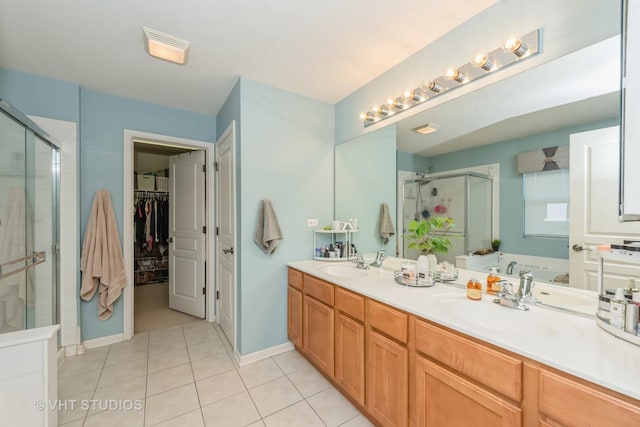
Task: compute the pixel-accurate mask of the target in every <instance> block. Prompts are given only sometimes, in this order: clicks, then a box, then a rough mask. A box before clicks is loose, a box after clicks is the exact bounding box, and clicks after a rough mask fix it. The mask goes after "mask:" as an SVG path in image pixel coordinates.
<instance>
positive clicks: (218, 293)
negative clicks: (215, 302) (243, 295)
mask: <svg viewBox="0 0 640 427" xmlns="http://www.w3.org/2000/svg"><path fill="white" fill-rule="evenodd" d="M216 299H220V291H216Z"/></svg>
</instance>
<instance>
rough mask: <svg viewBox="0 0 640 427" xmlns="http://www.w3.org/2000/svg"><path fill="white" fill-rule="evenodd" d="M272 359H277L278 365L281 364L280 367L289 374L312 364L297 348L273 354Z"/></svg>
mask: <svg viewBox="0 0 640 427" xmlns="http://www.w3.org/2000/svg"><path fill="white" fill-rule="evenodd" d="M272 359H273V360H275V362H276V363H277V364H278V366H280V369H282V370H283V371H284V373H285V374H287V375H289V374H291V373H293V372H296V371H299V370H300V369H304V368H308V367H310V366H311V364H310V363H309V362H307V360H306V359H305V358H304V357H302V356H301V355H300V353H298V352H297V351H296V350H291V351H287V352H286V353H282V354H279V355H277V356H273V358H272Z"/></svg>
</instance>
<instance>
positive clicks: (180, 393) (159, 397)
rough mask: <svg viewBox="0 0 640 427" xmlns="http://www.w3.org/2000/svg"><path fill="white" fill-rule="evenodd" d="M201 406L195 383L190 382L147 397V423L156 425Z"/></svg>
mask: <svg viewBox="0 0 640 427" xmlns="http://www.w3.org/2000/svg"><path fill="white" fill-rule="evenodd" d="M199 407H200V403H199V402H198V393H196V387H195V385H194V384H188V385H185V386H182V387H178V388H174V389H173V390H169V391H165V392H164V393H160V394H156V395H155V396H151V397H149V398H147V404H146V408H145V420H144V422H145V425H154V424H158V423H160V422H162V421H167V420H170V419H172V418H175V417H177V416H178V415H182V414H186V413H188V412H191V411H194V410H196V409H198V408H199Z"/></svg>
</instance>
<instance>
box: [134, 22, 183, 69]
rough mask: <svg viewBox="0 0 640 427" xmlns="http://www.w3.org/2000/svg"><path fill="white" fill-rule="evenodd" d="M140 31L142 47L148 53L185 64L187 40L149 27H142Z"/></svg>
mask: <svg viewBox="0 0 640 427" xmlns="http://www.w3.org/2000/svg"><path fill="white" fill-rule="evenodd" d="M142 31H143V33H144V47H145V50H146V51H147V53H148V54H149V55H151V56H153V57H156V58H160V59H164V60H165V61H169V62H173V63H175V64H180V65H184V64H186V62H187V56H188V54H189V46H190V45H191V43H190V42H189V41H187V40H183V39H180V38H178V37H175V36H172V35H170V34H166V33H163V32H161V31H158V30H154V29H152V28H149V27H142Z"/></svg>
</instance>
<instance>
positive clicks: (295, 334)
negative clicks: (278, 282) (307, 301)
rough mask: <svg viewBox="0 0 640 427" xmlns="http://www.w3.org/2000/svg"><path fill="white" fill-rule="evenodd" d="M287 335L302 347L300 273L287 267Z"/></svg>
mask: <svg viewBox="0 0 640 427" xmlns="http://www.w3.org/2000/svg"><path fill="white" fill-rule="evenodd" d="M287 336H288V337H289V340H291V342H292V343H293V344H294V345H295V346H296V347H298V348H302V273H301V272H300V271H298V270H294V269H292V268H289V272H288V286H287Z"/></svg>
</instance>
